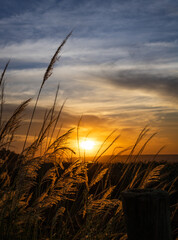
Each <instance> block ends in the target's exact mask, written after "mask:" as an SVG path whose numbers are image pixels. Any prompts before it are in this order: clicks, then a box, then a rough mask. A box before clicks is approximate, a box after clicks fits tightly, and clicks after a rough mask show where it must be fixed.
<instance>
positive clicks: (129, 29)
mask: <svg viewBox="0 0 178 240" xmlns="http://www.w3.org/2000/svg"><path fill="white" fill-rule="evenodd" d="M0 6H1V11H0V36H1V37H0V69H1V71H2V70H3V68H4V66H5V64H6V62H7V61H8V60H9V59H10V65H9V68H8V71H7V74H6V88H5V96H6V105H7V106H6V108H5V110H4V111H5V112H4V117H7V116H8V114H10V113H11V112H12V111H13V109H14V108H15V106H17V105H18V104H19V103H20V102H21V101H22V100H25V99H27V98H30V97H32V98H33V99H35V95H36V94H37V92H38V88H39V86H40V84H41V81H42V78H43V75H44V72H45V70H46V67H47V66H48V63H49V61H50V59H51V57H52V56H53V54H54V52H55V50H56V49H57V47H58V46H59V45H60V43H61V42H62V40H63V39H64V38H65V37H66V35H67V34H68V33H69V32H70V31H71V30H73V33H72V36H71V37H70V38H69V39H68V41H67V43H66V44H65V46H64V48H63V49H62V52H61V58H60V60H59V61H58V62H57V63H56V64H55V68H54V70H53V74H52V76H51V77H50V79H48V81H47V82H46V83H45V86H44V89H43V91H42V95H41V97H40V101H39V111H38V113H37V114H36V122H35V124H36V125H35V126H36V129H38V125H39V124H40V122H41V121H42V115H43V114H42V112H43V109H45V108H46V107H50V106H51V104H52V102H53V100H54V96H55V91H56V88H57V85H58V84H60V91H59V102H58V104H59V106H60V105H61V104H62V102H63V101H64V100H65V99H67V102H66V104H65V107H64V110H63V114H62V118H61V124H63V128H64V129H65V130H68V129H70V128H72V127H77V125H78V123H79V120H80V118H81V116H82V120H81V122H80V137H81V138H82V137H86V136H88V137H90V138H91V139H93V140H94V141H95V143H97V144H96V145H97V146H99V144H100V143H102V141H104V139H105V138H106V137H107V136H108V134H110V133H111V132H112V131H113V130H115V129H117V132H116V133H115V134H119V135H121V136H120V138H119V142H118V143H117V144H118V146H119V148H122V149H124V148H126V147H129V146H131V145H132V144H134V141H135V140H136V138H137V136H138V134H139V133H140V131H141V130H142V129H143V128H144V127H145V126H146V125H148V126H149V127H150V134H152V133H154V132H157V135H156V136H155V137H154V139H152V141H151V143H150V145H149V146H148V147H147V149H146V150H145V153H150V154H154V153H156V152H157V151H158V150H159V149H160V148H161V147H162V146H165V148H164V150H163V152H162V153H164V154H178V68H177V66H178V54H177V53H178V30H177V23H178V2H177V1H175V0H156V1H155V0H150V1H147V0H124V1H122V0H90V1H88V0H58V1H57V0H39V1H35V0H31V1H26V0H8V1H2V0H0ZM32 104H33V101H32ZM29 108H30V106H29ZM27 115H28V114H27ZM24 129H25V128H22V129H21V130H19V135H18V137H19V138H18V141H22V139H23V137H24V135H25V130H24ZM35 131H36V130H35V127H34V129H33V131H32V132H31V137H32V136H33V135H35ZM113 137H114V136H113ZM111 138H112V137H111ZM108 141H112V139H110V140H108ZM116 147H117V146H116Z"/></svg>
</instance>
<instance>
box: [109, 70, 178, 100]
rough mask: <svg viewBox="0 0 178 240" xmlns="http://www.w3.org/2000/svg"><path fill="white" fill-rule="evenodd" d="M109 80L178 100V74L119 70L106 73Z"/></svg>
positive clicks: (116, 84) (116, 83)
mask: <svg viewBox="0 0 178 240" xmlns="http://www.w3.org/2000/svg"><path fill="white" fill-rule="evenodd" d="M105 78H106V79H107V81H108V82H109V83H111V84H113V85H114V86H117V87H118V88H119V87H122V88H126V89H130V90H143V91H145V92H147V93H150V92H154V93H157V94H159V95H161V96H163V97H166V98H167V97H170V98H174V99H176V100H178V94H177V93H178V76H171V75H170V76H169V75H167V76H165V75H161V74H151V73H148V72H145V73H144V72H143V73H142V72H141V71H137V70H125V71H117V72H114V73H110V74H108V73H107V74H106V76H105Z"/></svg>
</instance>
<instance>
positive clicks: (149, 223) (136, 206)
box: [122, 189, 172, 240]
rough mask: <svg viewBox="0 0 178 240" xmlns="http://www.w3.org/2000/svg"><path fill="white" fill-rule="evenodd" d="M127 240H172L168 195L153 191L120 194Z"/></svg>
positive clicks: (133, 190)
mask: <svg viewBox="0 0 178 240" xmlns="http://www.w3.org/2000/svg"><path fill="white" fill-rule="evenodd" d="M122 202H123V210H124V215H125V220H126V227H127V235H128V240H172V238H171V225H170V212H169V195H168V193H167V192H166V191H162V190H154V189H130V190H127V191H124V192H122Z"/></svg>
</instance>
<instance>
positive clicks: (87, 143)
mask: <svg viewBox="0 0 178 240" xmlns="http://www.w3.org/2000/svg"><path fill="white" fill-rule="evenodd" d="M94 145H95V143H94V141H92V140H85V141H82V142H81V143H80V147H81V148H82V149H84V150H92V149H93V147H94Z"/></svg>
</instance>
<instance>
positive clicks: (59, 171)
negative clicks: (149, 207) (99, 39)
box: [0, 33, 177, 240]
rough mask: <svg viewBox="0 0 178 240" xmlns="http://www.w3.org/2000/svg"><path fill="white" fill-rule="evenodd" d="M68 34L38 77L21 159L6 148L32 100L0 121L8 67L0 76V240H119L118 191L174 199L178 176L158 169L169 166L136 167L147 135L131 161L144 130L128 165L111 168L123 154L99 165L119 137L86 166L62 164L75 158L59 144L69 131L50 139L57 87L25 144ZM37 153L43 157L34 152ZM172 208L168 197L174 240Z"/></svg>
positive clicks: (122, 233)
mask: <svg viewBox="0 0 178 240" xmlns="http://www.w3.org/2000/svg"><path fill="white" fill-rule="evenodd" d="M70 35H71V33H70V34H69V35H68V36H67V37H66V38H65V39H64V41H63V42H62V44H61V45H60V46H59V48H58V49H57V51H56V53H55V54H54V56H53V58H52V59H51V62H50V64H49V66H48V67H47V70H46V72H45V74H44V78H43V80H42V84H41V86H40V89H39V92H38V94H37V98H36V102H35V105H34V108H33V111H32V115H31V119H30V122H29V126H28V129H27V133H26V137H25V140H24V144H23V147H22V153H21V154H15V153H13V152H11V151H9V150H8V149H11V145H12V143H13V140H14V136H15V135H16V131H17V129H18V128H19V127H20V126H21V121H22V114H23V112H24V110H25V109H26V108H27V107H28V104H29V102H30V100H31V99H28V100H26V101H24V102H22V103H21V104H20V105H19V106H18V107H17V109H16V110H15V111H14V112H13V113H12V115H11V117H10V118H9V119H8V120H7V121H6V122H3V110H4V108H5V107H6V106H5V103H4V76H5V73H6V70H7V67H8V63H7V65H6V66H5V68H4V71H3V72H2V75H1V78H0V87H1V110H0V127H1V128H0V239H3V240H5V239H18V240H20V239H22V240H37V239H46V240H47V239H50V240H55V239H56V240H57V239H60V240H63V239H71V240H72V239H73V240H76V239H83V240H84V239H90V240H95V239H103V240H104V239H107V240H108V239H113V240H114V239H126V231H125V225H124V218H123V211H122V201H121V197H120V193H121V192H122V191H123V190H125V189H128V188H137V187H139V188H145V187H150V186H151V187H154V188H161V189H166V190H167V191H169V193H170V196H175V194H177V193H176V184H177V178H176V177H175V176H174V175H173V176H171V175H170V174H171V173H172V172H171V171H170V172H171V173H170V174H169V171H166V170H165V169H166V168H167V167H169V168H170V170H171V166H170V165H168V164H167V163H162V164H161V165H160V164H158V163H155V162H151V163H149V164H147V165H145V164H144V163H142V162H140V161H139V155H140V154H142V152H143V150H144V148H145V146H146V145H147V144H148V142H149V141H150V140H151V138H152V137H153V135H151V137H150V138H148V139H146V140H145V142H143V144H142V147H141V148H140V151H139V153H138V154H137V156H136V155H134V151H135V149H136V147H137V145H138V143H140V141H144V137H145V136H146V133H148V131H149V129H148V127H145V128H144V129H143V131H142V132H141V133H140V134H139V136H138V139H137V141H136V143H135V145H134V146H133V147H132V148H131V149H130V154H129V156H128V159H127V160H126V162H125V163H123V164H121V163H118V164H115V165H114V164H111V162H112V160H113V159H115V158H117V157H118V156H119V155H120V154H122V153H123V152H124V151H122V152H119V153H118V154H116V155H113V156H111V157H110V159H108V162H106V163H103V164H101V163H99V159H100V157H101V156H102V155H103V154H104V153H105V152H106V151H107V149H108V148H109V147H110V146H111V145H112V144H113V143H114V142H115V141H116V140H117V139H118V137H116V138H115V139H114V140H113V142H112V143H111V144H109V145H108V147H106V148H105V149H104V150H103V145H104V143H105V142H104V143H103V145H102V146H101V148H100V149H99V150H98V152H97V153H96V156H95V157H94V159H93V163H90V164H89V163H87V162H86V161H81V159H82V157H81V156H79V158H75V160H74V161H71V159H70V161H68V162H67V161H66V156H67V155H68V153H71V152H72V153H74V151H73V150H72V149H71V148H70V147H68V145H67V144H66V142H67V139H68V138H70V134H71V132H72V131H73V129H69V130H68V131H67V132H66V133H65V134H62V135H61V134H60V131H59V132H58V133H57V137H56V138H54V132H55V131H56V128H57V125H58V122H59V119H60V115H61V112H62V109H63V105H62V106H61V108H60V109H59V111H58V112H57V113H56V101H57V96H58V90H59V88H57V92H56V95H55V99H54V103H53V106H52V107H51V109H50V110H48V111H47V112H46V113H45V115H44V119H43V122H42V124H41V129H40V130H39V133H38V136H37V137H36V139H35V140H34V141H33V142H32V143H31V144H30V145H28V146H27V140H28V136H29V132H30V129H31V126H32V124H33V119H34V116H35V112H36V111H37V105H38V101H39V98H40V94H41V92H42V88H43V86H44V84H45V82H46V81H47V79H48V78H49V77H50V76H51V74H52V69H53V66H54V64H55V62H56V60H57V59H58V54H59V52H60V50H61V48H62V47H63V45H64V44H65V43H66V41H67V39H68V38H69V37H70ZM108 138H109V136H108ZM108 138H106V140H105V141H107V140H108ZM42 148H43V151H41V152H40V149H42ZM128 149H129V148H128ZM128 149H126V150H128ZM131 160H132V161H131ZM116 170H117V171H116ZM165 174H167V175H165ZM168 174H169V175H168ZM168 177H169V181H168V180H167V179H168ZM176 204H177V203H176V202H175V201H174V198H173V201H172V206H171V209H172V223H173V233H174V236H176V234H177V230H176V228H175V227H174V222H175V218H176V211H177V205H176Z"/></svg>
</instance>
